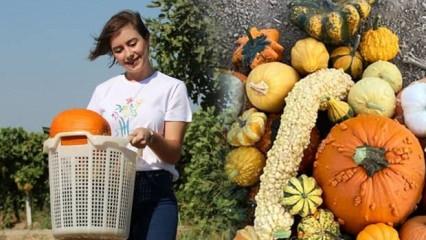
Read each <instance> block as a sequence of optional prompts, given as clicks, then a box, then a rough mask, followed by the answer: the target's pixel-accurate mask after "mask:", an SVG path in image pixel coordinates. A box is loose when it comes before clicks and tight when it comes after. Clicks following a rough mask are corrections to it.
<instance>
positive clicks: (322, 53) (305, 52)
mask: <svg viewBox="0 0 426 240" xmlns="http://www.w3.org/2000/svg"><path fill="white" fill-rule="evenodd" d="M328 59H329V54H328V51H327V48H326V47H325V45H324V43H322V42H320V41H318V40H316V39H315V38H305V39H301V40H298V41H297V42H296V44H295V45H294V46H293V48H292V49H291V66H293V67H294V68H295V69H296V70H297V72H299V73H300V74H302V75H306V74H309V73H313V72H315V71H317V70H319V69H323V68H327V67H328Z"/></svg>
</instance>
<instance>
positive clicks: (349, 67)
mask: <svg viewBox="0 0 426 240" xmlns="http://www.w3.org/2000/svg"><path fill="white" fill-rule="evenodd" d="M357 36H358V38H357V40H356V42H355V44H354V46H353V47H350V46H342V47H338V48H336V49H334V50H333V52H331V56H330V58H331V63H332V65H333V67H334V68H336V69H339V68H341V69H343V71H345V72H346V73H348V74H350V75H351V76H352V78H353V79H358V78H360V77H361V74H362V71H363V59H362V56H361V53H359V52H358V51H357V49H358V46H359V41H360V38H359V35H357Z"/></svg>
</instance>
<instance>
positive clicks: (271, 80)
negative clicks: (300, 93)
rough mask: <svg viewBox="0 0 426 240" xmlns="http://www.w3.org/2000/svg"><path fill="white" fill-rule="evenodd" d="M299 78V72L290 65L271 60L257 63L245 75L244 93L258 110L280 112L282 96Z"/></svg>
mask: <svg viewBox="0 0 426 240" xmlns="http://www.w3.org/2000/svg"><path fill="white" fill-rule="evenodd" d="M298 80H299V74H298V73H297V72H296V70H294V68H292V67H291V66H289V65H287V64H284V63H280V62H271V63H265V64H262V65H259V66H258V67H256V68H255V69H253V70H252V71H251V72H250V74H249V75H248V77H247V81H246V93H247V97H248V99H249V100H250V102H251V103H252V104H253V105H254V106H255V107H256V108H258V109H259V110H261V111H264V112H270V113H278V112H281V111H282V110H283V108H284V104H285V102H284V98H285V97H286V96H287V94H288V93H289V92H290V90H291V89H292V88H293V86H294V84H296V82H297V81H298Z"/></svg>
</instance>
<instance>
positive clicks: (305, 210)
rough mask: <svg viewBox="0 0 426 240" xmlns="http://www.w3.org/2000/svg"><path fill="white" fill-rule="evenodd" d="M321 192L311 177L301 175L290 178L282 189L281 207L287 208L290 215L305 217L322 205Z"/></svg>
mask: <svg viewBox="0 0 426 240" xmlns="http://www.w3.org/2000/svg"><path fill="white" fill-rule="evenodd" d="M321 194H322V190H321V188H320V187H319V186H318V185H317V182H316V181H315V179H314V178H313V177H308V176H306V175H305V174H302V175H301V176H299V177H292V178H290V180H289V181H288V183H287V185H286V186H285V187H284V196H283V199H282V201H281V203H282V205H284V206H285V207H287V208H288V209H290V210H289V212H290V214H291V215H300V216H301V217H306V216H308V215H310V214H313V213H315V212H316V211H317V207H318V206H320V205H321V204H322V198H321Z"/></svg>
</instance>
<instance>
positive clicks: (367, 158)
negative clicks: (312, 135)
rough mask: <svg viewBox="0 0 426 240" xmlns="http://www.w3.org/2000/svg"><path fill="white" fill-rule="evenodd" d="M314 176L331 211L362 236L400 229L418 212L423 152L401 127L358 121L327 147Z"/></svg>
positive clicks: (365, 118)
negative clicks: (379, 227) (385, 227)
mask: <svg viewBox="0 0 426 240" xmlns="http://www.w3.org/2000/svg"><path fill="white" fill-rule="evenodd" d="M313 176H314V177H315V179H316V180H317V182H318V184H319V185H320V187H321V188H322V190H323V200H324V203H325V205H326V207H327V208H328V209H330V210H331V211H332V212H333V213H334V215H336V217H338V218H339V219H341V221H339V222H340V223H341V226H342V227H343V228H344V229H345V230H346V231H348V232H349V233H352V234H357V233H358V232H360V231H361V230H362V229H363V228H364V227H365V226H367V225H369V224H372V223H377V222H385V223H389V224H397V223H400V222H401V221H403V220H404V219H405V218H406V217H407V216H408V215H409V214H410V213H411V212H412V211H413V210H414V209H415V207H416V203H417V202H418V201H419V200H420V197H421V193H422V190H423V184H424V177H425V162H424V154H423V149H422V148H421V146H420V144H419V141H418V140H417V139H416V137H415V136H414V135H413V134H412V133H411V132H410V131H409V130H408V129H407V128H405V127H404V126H403V125H401V124H399V123H398V122H396V121H394V120H392V119H390V118H387V117H382V116H376V115H359V116H357V117H354V118H350V119H348V120H346V121H344V122H342V123H340V124H338V125H336V126H335V127H333V128H332V130H331V131H330V133H329V135H328V136H327V137H326V139H324V140H323V141H322V143H321V145H320V147H319V148H318V153H317V159H316V161H315V163H314V171H313Z"/></svg>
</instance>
